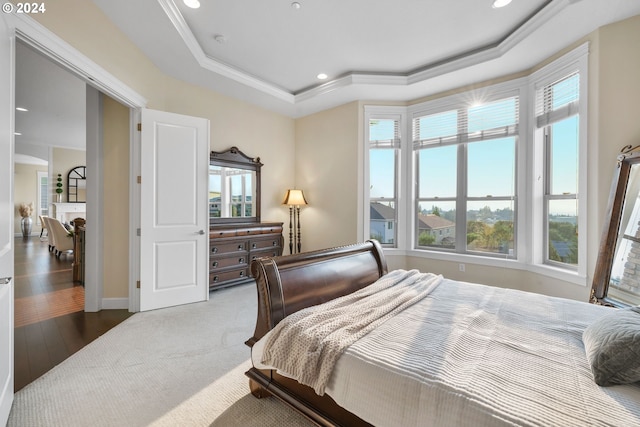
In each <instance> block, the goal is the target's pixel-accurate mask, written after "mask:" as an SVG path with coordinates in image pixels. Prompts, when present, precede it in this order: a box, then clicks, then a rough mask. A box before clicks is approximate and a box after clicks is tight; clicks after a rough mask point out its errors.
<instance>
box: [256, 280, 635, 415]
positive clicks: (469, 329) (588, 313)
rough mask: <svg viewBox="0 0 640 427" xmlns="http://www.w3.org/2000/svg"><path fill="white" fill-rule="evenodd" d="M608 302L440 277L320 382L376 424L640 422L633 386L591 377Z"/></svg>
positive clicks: (355, 346) (353, 348) (343, 403)
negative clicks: (590, 355) (590, 348)
mask: <svg viewBox="0 0 640 427" xmlns="http://www.w3.org/2000/svg"><path fill="white" fill-rule="evenodd" d="M608 310H611V309H608V308H604V307H600V306H595V305H591V304H587V303H580V302H576V301H570V300H564V299H559V298H551V297H546V296H543V295H538V294H530V293H524V292H520V291H515V290H507V289H501V288H494V287H488V286H482V285H476V284H469V283H462V282H455V281H451V280H446V279H445V280H444V281H443V282H442V283H441V284H440V286H438V287H437V288H436V289H435V290H434V291H433V292H432V293H431V294H430V295H429V296H428V297H426V298H425V299H423V300H422V301H420V302H419V303H416V304H415V305H413V306H411V307H410V308H408V309H407V310H405V311H404V312H402V313H400V314H398V315H397V316H395V317H394V318H392V319H389V320H387V321H386V322H385V323H383V324H382V325H380V326H379V327H378V328H377V329H375V330H374V331H372V332H370V333H369V334H368V335H366V336H365V337H363V338H361V339H360V340H359V341H357V342H356V343H355V344H353V345H351V346H350V347H349V348H348V349H347V350H346V351H345V352H344V354H343V355H342V356H341V357H340V358H339V359H338V362H337V363H336V366H335V369H334V371H333V373H332V375H331V378H330V381H329V384H328V385H327V388H326V390H325V391H326V393H327V394H329V395H330V396H331V397H332V398H333V399H334V400H335V401H336V402H337V403H338V404H339V405H341V406H343V407H344V408H346V409H348V410H349V411H351V412H353V413H354V414H356V415H358V416H359V417H360V418H362V419H364V420H366V421H368V422H369V423H371V424H373V425H375V426H378V427H385V426H389V427H396V426H403V427H405V426H446V427H449V426H474V427H475V426H477V427H489V426H502V425H518V426H545V427H547V426H571V427H574V426H625V427H626V426H640V386H638V385H626V386H614V387H607V388H603V387H599V386H597V385H596V384H595V382H594V381H593V377H592V374H591V371H590V368H589V363H588V361H587V359H586V356H585V351H584V346H583V344H582V339H581V336H582V332H583V330H584V329H585V328H586V327H587V326H588V325H589V324H590V323H591V322H592V321H593V320H594V319H596V318H598V317H599V316H602V315H604V314H606V313H608V312H609V311H608ZM263 343H264V338H263V339H262V340H260V341H259V342H258V343H256V344H255V345H254V346H253V349H252V359H253V363H254V366H256V367H257V368H259V369H265V368H268V367H266V366H263V365H261V364H260V359H261V354H260V352H261V348H262V345H263Z"/></svg>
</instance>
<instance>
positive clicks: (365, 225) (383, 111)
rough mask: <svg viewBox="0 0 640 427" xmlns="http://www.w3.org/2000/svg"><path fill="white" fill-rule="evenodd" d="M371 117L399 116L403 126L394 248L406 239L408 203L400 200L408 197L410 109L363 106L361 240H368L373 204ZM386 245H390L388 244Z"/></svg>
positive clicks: (390, 117)
mask: <svg viewBox="0 0 640 427" xmlns="http://www.w3.org/2000/svg"><path fill="white" fill-rule="evenodd" d="M371 119H381V120H398V122H399V124H398V129H400V159H399V160H400V161H399V164H398V170H397V180H396V187H397V188H396V201H397V203H396V209H397V220H398V223H397V228H396V230H395V232H396V236H397V241H396V242H394V246H395V247H394V248H388V249H397V248H403V247H405V244H406V243H405V239H406V235H407V233H406V211H407V210H408V209H407V206H406V203H400V201H401V200H405V197H406V194H405V190H404V189H405V188H407V187H406V184H405V182H404V181H406V179H407V177H405V175H406V174H405V173H404V171H408V170H411V169H409V168H407V164H406V159H405V157H406V156H405V152H406V147H407V144H408V142H407V141H408V139H409V138H408V137H407V123H406V121H407V109H406V107H385V106H377V105H375V106H372V105H365V106H364V123H365V126H364V143H363V144H361V147H362V149H363V152H362V160H363V161H362V163H361V164H362V174H361V176H362V180H363V184H362V186H361V187H360V188H361V189H362V190H361V191H362V197H361V198H360V200H362V203H361V205H360V206H361V208H362V215H359V216H358V221H359V223H358V230H360V233H362V236H358V237H359V240H360V241H363V240H366V239H368V238H369V235H370V232H371V230H370V228H369V227H370V226H369V221H370V219H371V218H370V207H369V203H370V200H369V194H368V192H367V191H365V189H367V188H369V186H370V185H371V183H370V181H369V121H370V120H371ZM385 249H387V248H385Z"/></svg>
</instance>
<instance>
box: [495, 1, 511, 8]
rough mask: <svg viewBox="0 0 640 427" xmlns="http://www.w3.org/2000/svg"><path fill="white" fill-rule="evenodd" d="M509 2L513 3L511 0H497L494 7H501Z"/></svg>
mask: <svg viewBox="0 0 640 427" xmlns="http://www.w3.org/2000/svg"><path fill="white" fill-rule="evenodd" d="M509 3H511V0H495V1H494V2H493V5H492V7H493V8H494V9H497V8H499V7H505V6H506V5H508V4H509Z"/></svg>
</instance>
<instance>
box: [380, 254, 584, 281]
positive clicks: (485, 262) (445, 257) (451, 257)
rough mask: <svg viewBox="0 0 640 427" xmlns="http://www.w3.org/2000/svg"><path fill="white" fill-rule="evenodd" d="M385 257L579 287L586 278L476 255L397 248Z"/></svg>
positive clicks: (554, 269) (566, 271)
mask: <svg viewBox="0 0 640 427" xmlns="http://www.w3.org/2000/svg"><path fill="white" fill-rule="evenodd" d="M384 253H385V256H388V257H401V256H404V257H408V256H410V257H416V258H426V259H433V260H441V261H448V262H459V263H465V264H477V265H482V266H487V267H495V268H509V269H514V270H524V271H529V272H531V273H534V274H539V275H542V276H547V277H551V278H553V279H557V280H562V281H564V282H569V283H573V284H576V285H580V286H585V287H586V286H587V277H586V276H583V275H580V274H578V272H577V271H571V270H565V269H563V268H559V267H554V266H549V265H541V264H527V263H524V262H521V261H518V260H514V259H504V258H497V257H483V256H478V255H466V254H454V253H445V252H436V251H427V250H415V249H413V250H404V249H397V248H384Z"/></svg>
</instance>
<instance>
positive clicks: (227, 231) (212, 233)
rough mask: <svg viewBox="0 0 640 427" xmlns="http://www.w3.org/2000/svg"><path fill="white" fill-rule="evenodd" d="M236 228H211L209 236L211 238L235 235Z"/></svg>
mask: <svg viewBox="0 0 640 427" xmlns="http://www.w3.org/2000/svg"><path fill="white" fill-rule="evenodd" d="M235 236H236V229H235V228H230V229H229V228H224V229H220V230H209V238H210V239H223V238H225V237H235Z"/></svg>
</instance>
